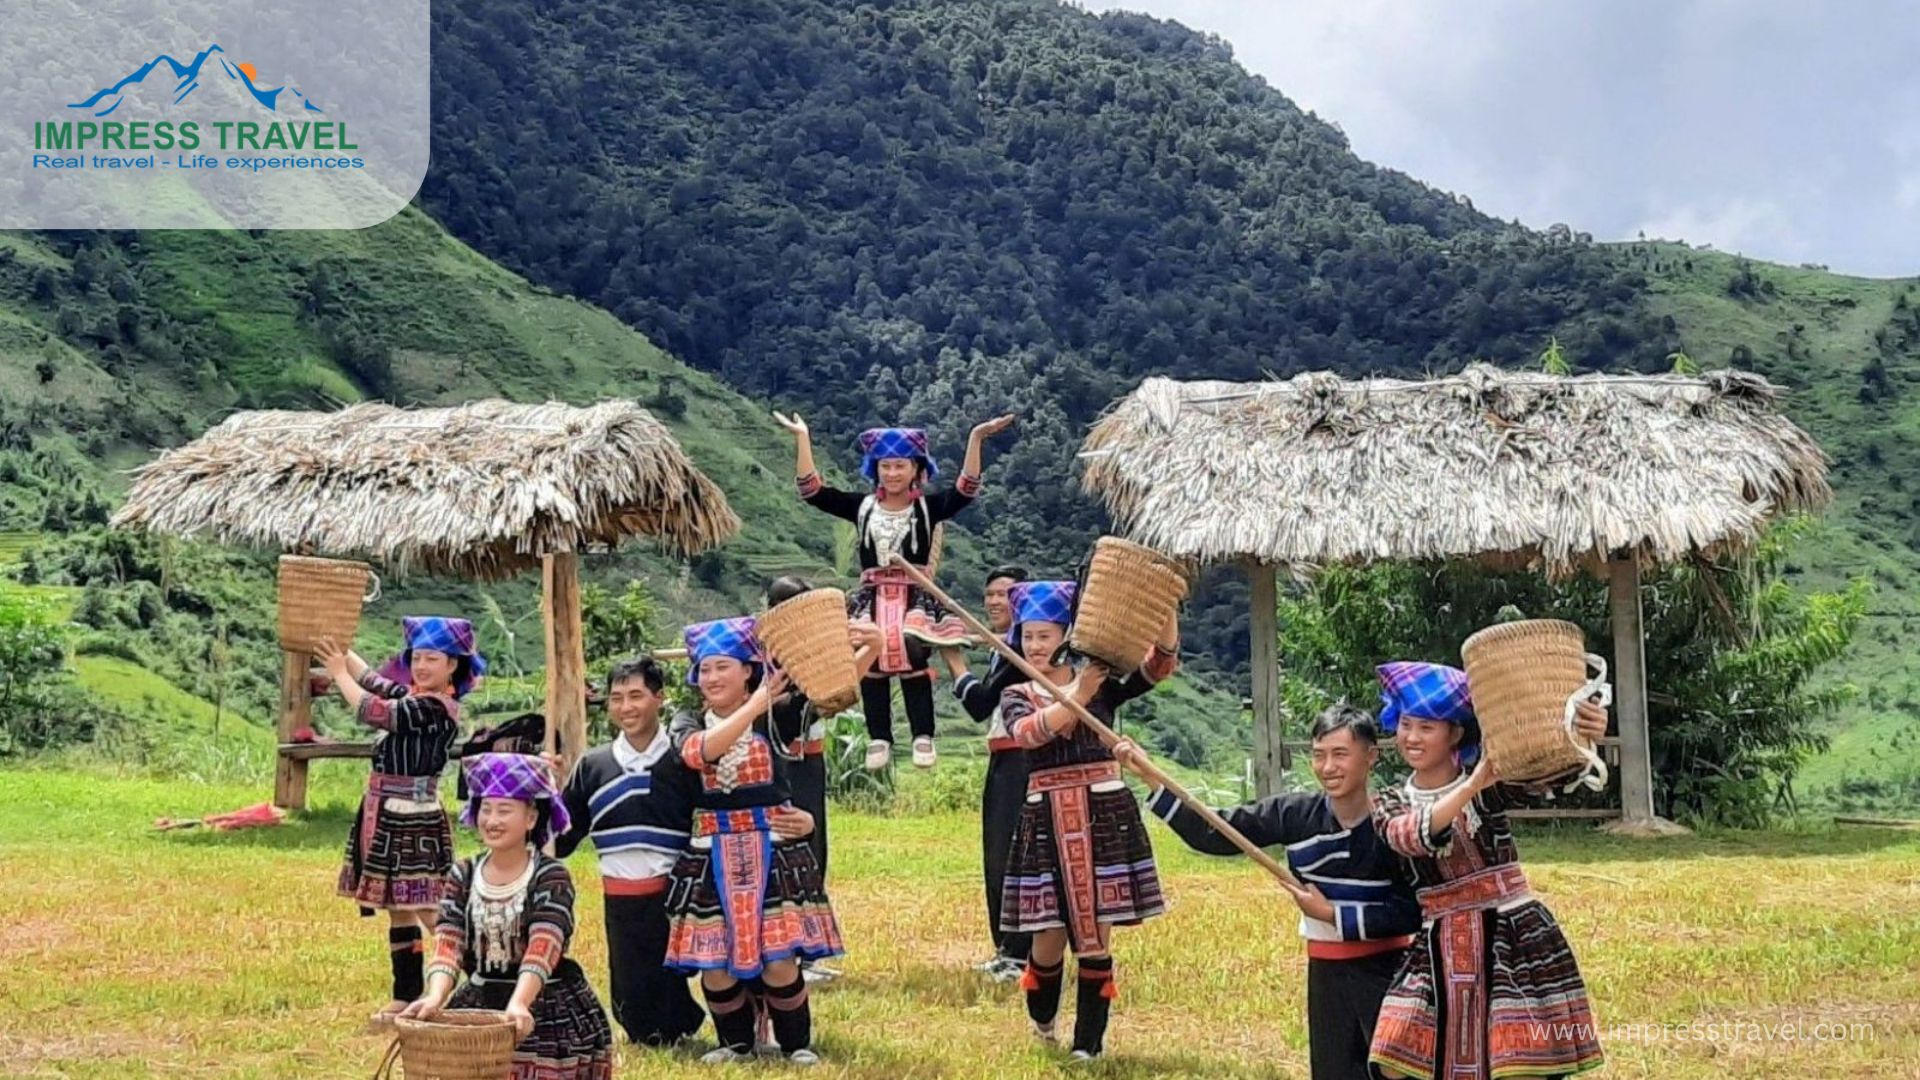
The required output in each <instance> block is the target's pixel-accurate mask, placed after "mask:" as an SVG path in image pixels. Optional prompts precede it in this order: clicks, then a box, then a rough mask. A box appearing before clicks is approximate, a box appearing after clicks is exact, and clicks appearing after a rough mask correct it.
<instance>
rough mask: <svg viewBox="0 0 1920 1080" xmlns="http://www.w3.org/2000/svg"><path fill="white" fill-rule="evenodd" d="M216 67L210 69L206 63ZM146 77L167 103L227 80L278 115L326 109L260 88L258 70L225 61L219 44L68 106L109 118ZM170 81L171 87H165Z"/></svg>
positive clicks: (140, 71)
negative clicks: (207, 84)
mask: <svg viewBox="0 0 1920 1080" xmlns="http://www.w3.org/2000/svg"><path fill="white" fill-rule="evenodd" d="M209 60H211V61H214V62H215V65H216V66H213V67H209V66H208V61H209ZM149 77H152V78H153V82H154V86H155V87H156V88H160V87H164V89H165V91H166V93H167V94H168V95H169V96H170V97H171V99H172V100H171V101H170V102H168V104H171V105H179V104H180V103H182V102H184V101H186V100H187V99H188V98H189V97H192V96H193V92H194V91H196V90H198V89H200V87H201V84H202V83H203V82H205V81H210V80H211V81H217V80H222V79H224V80H227V81H228V82H229V83H230V84H232V85H233V86H235V87H237V88H238V89H239V90H241V91H242V92H244V93H245V95H246V96H247V97H248V98H250V99H252V100H253V101H254V102H255V103H256V104H258V105H259V106H260V107H261V108H263V109H265V110H267V111H268V112H272V113H277V112H279V111H280V110H281V109H282V108H283V107H284V108H289V109H295V110H296V111H298V112H303V113H308V112H311V113H321V114H322V115H324V114H325V110H324V109H322V108H320V106H318V105H315V104H314V103H313V102H312V101H310V100H308V98H307V96H306V95H305V94H303V93H301V92H300V91H299V90H298V89H297V88H296V87H294V86H292V85H281V86H275V87H271V88H268V87H262V86H261V85H260V83H259V78H260V73H259V69H258V68H256V67H254V66H253V65H252V64H249V63H242V62H237V61H234V60H230V59H228V58H227V51H226V50H225V49H222V48H221V47H220V46H219V45H218V44H214V45H209V46H207V47H206V48H205V49H202V50H201V51H200V53H199V54H198V55H196V56H195V57H194V58H193V62H192V63H190V64H182V63H181V62H180V61H178V60H175V59H174V58H173V57H171V56H168V55H166V54H165V53H162V54H160V55H159V56H156V57H154V58H153V59H151V60H149V61H147V62H146V63H144V64H142V65H140V66H139V67H138V68H136V69H134V71H133V72H132V73H130V74H128V75H127V76H126V77H124V78H122V79H121V80H120V81H118V82H116V83H114V84H113V85H112V86H107V87H103V88H101V89H99V90H96V91H94V93H93V95H92V96H91V97H89V98H87V99H86V100H85V101H76V102H73V103H72V104H70V105H68V106H67V107H68V108H70V109H85V110H87V111H88V112H90V113H92V114H93V115H94V116H95V117H104V116H112V115H113V112H114V110H115V109H118V108H119V107H120V106H121V105H123V104H125V103H126V100H127V95H128V94H129V93H131V92H132V91H133V90H134V88H136V87H138V88H141V89H146V88H147V86H146V84H147V81H148V79H149ZM169 78H171V80H172V85H171V86H165V85H164V84H165V83H166V81H167V80H168V79H169Z"/></svg>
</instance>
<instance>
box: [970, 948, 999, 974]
mask: <svg viewBox="0 0 1920 1080" xmlns="http://www.w3.org/2000/svg"><path fill="white" fill-rule="evenodd" d="M1005 960H1006V957H1004V956H1001V955H1000V954H998V953H995V954H994V955H993V956H991V957H989V958H987V959H985V960H982V961H980V962H979V963H977V964H975V965H973V970H975V971H978V972H982V973H984V974H987V975H994V974H998V973H999V971H1000V964H1001V963H1002V962H1003V961H1005Z"/></svg>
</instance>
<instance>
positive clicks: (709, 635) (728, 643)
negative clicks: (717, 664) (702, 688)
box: [687, 615, 766, 686]
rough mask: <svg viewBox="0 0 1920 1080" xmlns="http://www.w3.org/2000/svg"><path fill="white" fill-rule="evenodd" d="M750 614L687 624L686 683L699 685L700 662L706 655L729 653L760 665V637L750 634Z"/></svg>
mask: <svg viewBox="0 0 1920 1080" xmlns="http://www.w3.org/2000/svg"><path fill="white" fill-rule="evenodd" d="M753 628H754V620H753V616H751V615H741V616H738V617H736V618H732V619H715V620H714V621H712V622H703V623H694V624H693V625H692V626H689V627H687V685H688V686H699V685H700V661H702V660H705V659H706V658H707V657H709V656H731V657H733V658H734V659H735V660H738V661H740V662H741V663H743V664H763V663H765V662H766V657H765V656H764V655H763V654H762V653H761V651H760V639H759V638H757V637H755V636H754V633H753Z"/></svg>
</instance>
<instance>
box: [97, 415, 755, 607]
mask: <svg viewBox="0 0 1920 1080" xmlns="http://www.w3.org/2000/svg"><path fill="white" fill-rule="evenodd" d="M113 521H114V524H115V525H116V526H120V527H124V528H134V529H146V530H150V531H153V532H160V533H169V534H174V535H180V536H190V535H194V534H200V533H205V534H208V535H211V536H212V537H213V538H214V539H217V540H220V541H223V542H227V543H236V544H248V545H253V546H257V547H264V548H268V549H272V550H278V551H296V550H301V549H303V548H305V549H311V551H312V553H313V554H317V555H331V556H347V555H361V556H367V557H370V558H374V559H378V560H380V561H382V562H384V563H387V564H389V565H391V566H393V567H395V568H398V569H405V568H408V567H417V568H419V569H422V570H426V571H429V572H436V573H438V572H447V573H453V574H457V575H460V576H463V577H471V578H478V579H481V580H485V581H492V580H499V579H501V578H505V577H509V576H511V575H513V574H515V573H518V572H520V571H523V570H529V569H532V568H534V567H537V566H538V565H539V564H540V556H541V555H543V554H552V553H556V552H568V551H576V552H577V551H586V550H589V549H591V548H596V547H600V546H610V545H617V544H619V543H620V542H621V541H623V540H626V539H628V538H629V537H635V536H650V537H655V538H657V539H658V540H660V541H661V542H662V544H664V545H665V546H666V547H667V548H668V549H669V550H672V551H674V552H676V553H679V554H682V555H693V554H696V553H698V552H701V551H704V550H706V549H707V548H710V547H712V546H714V545H715V544H718V543H720V542H721V541H723V540H725V539H727V538H728V537H730V536H732V535H733V534H734V533H736V532H738V531H739V529H740V521H739V519H738V518H737V517H736V516H735V515H734V513H733V511H732V510H731V509H730V508H729V507H728V506H727V499H726V496H725V495H724V494H723V493H722V492H721V490H720V488H719V487H718V486H717V485H715V484H714V483H713V481H712V480H710V479H708V478H707V477H706V476H705V475H704V474H703V473H701V472H700V470H699V469H697V468H695V467H694V465H693V462H692V460H691V459H690V458H688V457H687V455H686V453H685V452H683V451H682V450H681V449H680V444H679V443H678V442H676V441H675V440H674V437H673V434H672V433H671V432H670V431H668V430H667V429H666V427H665V426H664V425H662V424H661V423H660V422H659V421H658V420H655V419H654V418H653V416H652V415H651V414H649V413H648V412H647V411H646V410H645V409H642V408H640V407H639V406H638V405H635V404H633V403H632V402H624V401H607V402H601V403H600V404H598V405H593V406H590V407H587V408H575V407H573V406H569V405H560V404H554V403H548V404H545V405H516V404H510V403H508V402H505V401H479V402H474V403H472V404H469V405H461V406H459V407H457V408H449V409H397V408H394V407H393V406H391V405H384V404H363V405H355V406H352V407H351V408H347V409H343V410H341V411H339V412H334V413H311V412H277V411H276V412H249V413H240V414H238V415H235V416H232V417H229V418H228V419H227V420H226V421H224V422H223V423H221V424H220V425H219V426H217V427H215V428H214V429H213V430H211V431H209V432H207V433H206V434H205V435H202V436H201V437H200V438H198V439H196V440H194V441H193V442H191V443H188V444H187V445H185V446H182V447H179V448H178V449H175V450H171V451H168V452H167V453H165V454H162V455H161V456H160V457H159V458H158V459H157V460H155V461H154V462H152V463H151V464H149V465H147V466H146V467H144V468H142V469H141V470H140V471H139V473H138V474H137V476H136V479H135V481H134V484H133V488H132V490H131V491H130V492H128V494H127V502H126V505H125V506H124V507H122V508H121V510H120V512H119V513H117V514H115V515H114V519H113Z"/></svg>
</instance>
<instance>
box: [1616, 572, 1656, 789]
mask: <svg viewBox="0 0 1920 1080" xmlns="http://www.w3.org/2000/svg"><path fill="white" fill-rule="evenodd" d="M1607 599H1608V603H1609V606H1610V607H1611V609H1612V613H1613V707H1614V712H1615V714H1616V715H1617V716H1618V717H1619V718H1620V765H1619V770H1620V817H1621V820H1622V821H1623V822H1625V823H1626V824H1627V825H1629V826H1633V825H1640V824H1651V823H1652V822H1653V820H1654V814H1653V742H1652V738H1651V736H1650V734H1649V732H1648V730H1647V653H1646V635H1645V633H1644V631H1643V630H1642V626H1641V612H1640V564H1639V563H1638V562H1637V561H1636V560H1635V559H1634V558H1633V557H1632V556H1631V554H1629V555H1627V556H1626V557H1617V558H1615V559H1613V561H1612V562H1611V563H1610V564H1609V566H1608V573H1607Z"/></svg>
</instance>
